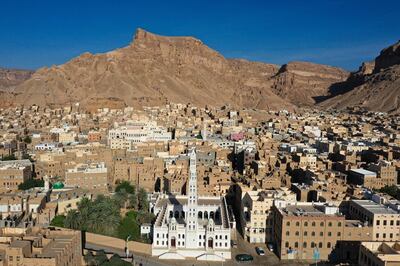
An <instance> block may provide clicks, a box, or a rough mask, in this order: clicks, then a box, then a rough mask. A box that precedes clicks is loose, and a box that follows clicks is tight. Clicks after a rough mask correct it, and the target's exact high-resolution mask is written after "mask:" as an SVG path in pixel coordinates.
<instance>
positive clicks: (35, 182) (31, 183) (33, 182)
mask: <svg viewBox="0 0 400 266" xmlns="http://www.w3.org/2000/svg"><path fill="white" fill-rule="evenodd" d="M33 187H44V181H43V180H41V179H34V178H30V179H28V180H26V181H25V182H23V183H21V184H19V185H18V189H19V190H28V189H30V188H33Z"/></svg>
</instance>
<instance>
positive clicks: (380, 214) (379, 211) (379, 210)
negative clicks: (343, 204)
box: [348, 200, 400, 241]
mask: <svg viewBox="0 0 400 266" xmlns="http://www.w3.org/2000/svg"><path fill="white" fill-rule="evenodd" d="M348 213H349V216H350V217H351V218H352V219H359V220H361V221H362V222H364V223H365V224H367V225H369V226H372V240H373V241H399V240H400V235H399V234H400V213H399V212H398V211H396V210H394V209H391V208H390V207H386V206H384V205H382V204H378V203H376V202H374V201H371V200H351V201H350V202H349V207H348Z"/></svg>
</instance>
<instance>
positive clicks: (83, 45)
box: [0, 0, 400, 70]
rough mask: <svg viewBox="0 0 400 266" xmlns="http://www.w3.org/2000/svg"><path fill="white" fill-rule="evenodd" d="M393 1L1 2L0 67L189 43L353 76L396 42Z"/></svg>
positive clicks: (396, 4) (399, 6)
mask: <svg viewBox="0 0 400 266" xmlns="http://www.w3.org/2000/svg"><path fill="white" fill-rule="evenodd" d="M399 10H400V1H398V0H393V1H368V0H366V1H361V0H357V1H356V0H353V1H352V0H347V1H345V0H337V1H333V0H319V1H313V0H308V1H307V0H306V1H295V0H293V1H291V0H287V1H267V0H264V1H261V0H260V1H256V0H253V1H252V0H247V1H245V0H243V1H236V0H230V1H225V0H219V1H218V0H214V1H208V0H201V1H199V0H198V1H194V0H193V1H191V0H186V1H174V0H168V1H167V0H164V1H143V0H142V1H136V0H126V1H123V0H113V1H102V0H97V1H92V0H86V1H85V0H80V1H78V0H69V1H63V0H57V1H55V0H52V1H50V0H38V1H32V0H18V1H16V0H2V1H1V5H0V25H1V27H0V29H1V32H0V66H2V67H12V68H27V69H37V68H39V67H43V66H51V65H53V64H62V63H64V62H66V61H68V60H69V59H71V58H73V57H75V56H77V55H79V54H81V53H83V52H87V51H88V52H92V53H97V52H105V51H109V50H113V49H115V48H118V47H122V46H125V45H127V44H128V43H129V42H131V40H132V37H133V34H134V32H135V29H136V28H138V27H141V28H144V29H146V30H148V31H151V32H154V33H158V34H162V35H191V36H195V37H197V38H199V39H201V40H202V41H203V42H204V43H205V44H207V45H208V46H210V47H211V48H213V49H216V50H217V51H219V52H220V53H222V54H223V55H224V56H226V57H228V58H232V57H234V58H246V59H250V60H256V61H262V62H268V63H276V64H284V63H287V62H289V61H295V60H296V61H299V60H302V61H311V62H316V63H322V64H329V65H334V66H339V67H343V68H346V69H349V70H354V69H357V68H358V66H359V65H360V63H361V62H362V61H367V60H371V59H373V58H374V57H375V56H376V55H377V54H378V53H379V51H380V50H381V49H382V48H384V47H386V46H388V45H390V44H393V43H395V42H396V41H398V40H399V39H400V26H399V13H398V12H399Z"/></svg>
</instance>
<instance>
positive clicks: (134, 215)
mask: <svg viewBox="0 0 400 266" xmlns="http://www.w3.org/2000/svg"><path fill="white" fill-rule="evenodd" d="M121 209H123V210H127V212H124V213H125V214H124V215H122V214H121ZM153 218H154V217H153V215H152V214H151V213H150V212H149V202H148V199H147V193H146V191H145V190H144V189H142V188H140V189H136V188H135V187H134V186H133V185H131V184H130V183H129V182H126V181H124V182H122V183H120V184H119V185H118V186H117V187H116V189H115V193H114V194H113V195H112V196H111V197H107V196H104V195H99V196H97V197H96V198H95V199H94V200H90V199H88V198H83V199H82V200H81V201H80V202H79V203H78V208H77V209H75V210H70V211H68V213H67V215H66V216H62V215H59V216H56V217H55V218H54V219H53V221H52V223H51V225H53V226H60V227H67V228H71V229H76V230H82V231H87V232H91V233H96V234H102V235H108V236H114V237H119V238H122V239H126V238H127V237H128V236H130V239H132V240H136V241H144V242H148V241H149V239H147V238H146V237H142V236H141V235H140V225H141V224H143V223H150V222H151V221H152V220H153Z"/></svg>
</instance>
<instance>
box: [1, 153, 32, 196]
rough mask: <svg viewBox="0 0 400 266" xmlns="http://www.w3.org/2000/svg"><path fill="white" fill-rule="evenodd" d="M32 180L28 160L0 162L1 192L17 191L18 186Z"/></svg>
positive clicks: (30, 165) (30, 164)
mask: <svg viewBox="0 0 400 266" xmlns="http://www.w3.org/2000/svg"><path fill="white" fill-rule="evenodd" d="M30 178H32V163H31V162H30V161H29V160H14V161H0V185H1V189H2V190H17V189H18V185H20V184H22V183H24V182H25V181H27V180H28V179H30Z"/></svg>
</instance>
